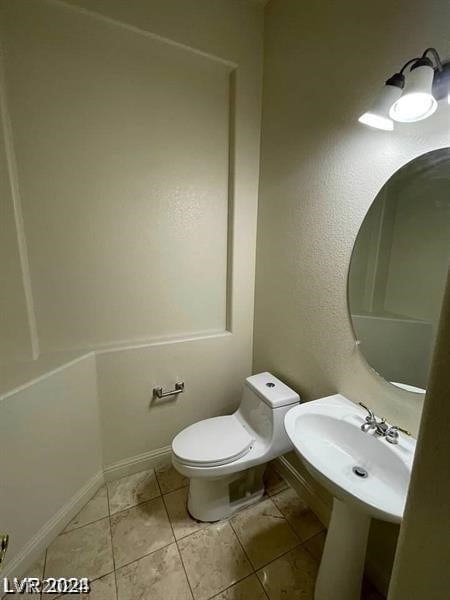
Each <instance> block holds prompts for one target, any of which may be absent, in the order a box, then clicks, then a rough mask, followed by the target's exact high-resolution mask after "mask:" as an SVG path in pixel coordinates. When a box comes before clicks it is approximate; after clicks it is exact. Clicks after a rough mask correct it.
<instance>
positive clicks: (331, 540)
mask: <svg viewBox="0 0 450 600" xmlns="http://www.w3.org/2000/svg"><path fill="white" fill-rule="evenodd" d="M369 527H370V517H369V516H368V515H366V514H364V513H362V512H358V511H356V510H355V509H353V508H352V507H350V506H349V505H348V504H345V503H344V502H341V501H340V500H337V499H336V498H335V499H334V501H333V512H332V514H331V521H330V526H329V528H328V533H327V537H326V540H325V548H324V551H323V556H322V560H321V563H320V568H319V574H318V577H317V583H316V590H315V594H314V600H360V597H361V583H362V576H363V572H364V562H365V557H366V546H367V536H368V535H369Z"/></svg>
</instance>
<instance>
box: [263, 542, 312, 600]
mask: <svg viewBox="0 0 450 600" xmlns="http://www.w3.org/2000/svg"><path fill="white" fill-rule="evenodd" d="M257 574H258V577H259V579H260V581H261V583H262V584H263V586H264V588H265V590H266V592H267V595H268V596H269V598H270V600H313V598H314V585H315V582H316V577H317V563H316V561H315V560H314V559H313V558H312V557H311V555H310V554H309V553H308V552H307V551H306V550H305V549H304V548H302V547H301V546H299V547H297V548H294V550H291V551H290V552H288V553H287V554H284V555H283V556H280V558H277V559H276V560H275V561H273V562H271V563H270V564H268V565H266V566H265V567H264V568H263V569H261V570H260V571H258V573H257Z"/></svg>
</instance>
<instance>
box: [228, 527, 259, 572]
mask: <svg viewBox="0 0 450 600" xmlns="http://www.w3.org/2000/svg"><path fill="white" fill-rule="evenodd" d="M228 523H229V524H230V527H231V529H232V530H233V533H234V535H235V536H236V539H237V541H238V543H239V546H240V547H241V548H242V552H243V553H244V556H245V558H246V559H247V561H248V564H249V565H250V567H251V568H252V573H256V569H255V567H254V566H253V563H252V561H251V560H250V556H249V555H248V554H247V552H246V551H245V548H244V545H243V544H242V542H241V540H240V539H239V536H238V534H237V532H236V530H235V528H234V527H233V523H232V522H231V518H230V519H229V521H228Z"/></svg>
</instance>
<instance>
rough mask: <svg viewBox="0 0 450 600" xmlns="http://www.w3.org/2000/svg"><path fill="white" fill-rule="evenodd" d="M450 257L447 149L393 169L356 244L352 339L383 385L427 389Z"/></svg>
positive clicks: (351, 299)
mask: <svg viewBox="0 0 450 600" xmlns="http://www.w3.org/2000/svg"><path fill="white" fill-rule="evenodd" d="M449 260H450V148H444V149H441V150H436V151H433V152H429V153H427V154H424V155H423V156H420V157H419V158H416V159H414V160H413V161H411V162H409V163H408V164H406V165H405V166H404V167H402V168H401V169H400V170H399V171H397V172H396V173H395V174H394V175H393V176H392V177H391V178H390V179H389V180H388V182H387V183H386V184H385V185H384V186H383V188H382V189H381V190H380V192H379V193H378V195H377V196H376V198H375V200H374V202H373V204H372V206H371V207H370V209H369V211H368V213H367V215H366V217H365V219H364V221H363V224H362V226H361V229H360V231H359V233H358V237H357V239H356V242H355V246H354V249H353V254H352V258H351V262H350V270H349V276H348V301H349V311H350V316H351V320H352V323H353V329H354V333H355V337H356V339H357V340H358V341H359V344H360V346H359V347H360V349H361V351H362V353H363V355H364V356H365V358H366V360H367V361H368V363H369V364H370V365H371V366H372V367H373V368H374V369H375V370H376V371H377V372H378V373H379V374H380V375H382V376H383V377H384V378H385V379H386V380H387V381H389V382H391V383H394V384H395V385H398V386H400V387H403V388H404V389H408V390H410V391H417V392H423V391H424V390H425V389H426V383H427V378H428V371H429V367H430V362H431V353H432V350H433V346H434V340H435V336H436V333H437V327H438V322H439V314H440V309H441V303H442V297H443V293H444V288H445V283H446V279H447V273H448V268H449Z"/></svg>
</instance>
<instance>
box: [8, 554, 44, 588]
mask: <svg viewBox="0 0 450 600" xmlns="http://www.w3.org/2000/svg"><path fill="white" fill-rule="evenodd" d="M44 565H45V552H44V553H43V554H42V556H40V557H39V558H38V560H36V561H35V562H34V563H33V564H32V565H31V567H30V568H29V569H28V571H27V572H26V573H25V574H24V575H23V576H24V577H33V578H36V579H43V577H44ZM1 597H2V600H7V599H8V598H21V599H22V600H36V598H38V597H39V596H38V594H5V595H4V596H1Z"/></svg>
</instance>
